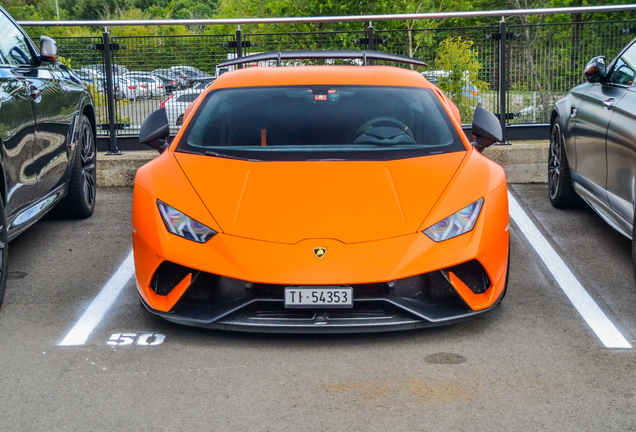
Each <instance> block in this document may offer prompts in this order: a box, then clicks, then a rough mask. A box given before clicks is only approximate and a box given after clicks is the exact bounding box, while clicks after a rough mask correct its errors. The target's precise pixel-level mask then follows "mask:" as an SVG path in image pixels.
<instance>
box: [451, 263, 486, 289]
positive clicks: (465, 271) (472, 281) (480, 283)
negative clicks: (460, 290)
mask: <svg viewBox="0 0 636 432" xmlns="http://www.w3.org/2000/svg"><path fill="white" fill-rule="evenodd" d="M444 270H445V271H449V272H453V273H454V274H455V276H457V277H458V278H459V279H461V281H462V282H464V284H466V286H467V287H468V288H470V290H471V291H472V292H474V293H475V294H483V293H485V292H486V290H487V289H488V288H490V278H489V277H488V273H486V270H485V269H484V267H483V266H482V265H481V263H480V262H479V261H477V260H471V261H467V262H465V263H462V264H458V265H456V266H453V267H448V268H446V269H444Z"/></svg>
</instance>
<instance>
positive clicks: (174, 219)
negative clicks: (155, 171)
mask: <svg viewBox="0 0 636 432" xmlns="http://www.w3.org/2000/svg"><path fill="white" fill-rule="evenodd" d="M157 207H159V213H161V218H162V219H163V223H164V224H165V225H166V229H167V230H168V231H169V232H171V233H172V234H174V235H178V236H179V237H183V238H185V239H188V240H192V241H195V242H198V243H205V242H206V241H208V240H210V239H211V238H212V237H214V236H215V235H216V231H214V230H213V229H210V228H208V227H206V226H205V225H203V224H202V223H200V222H197V221H195V220H194V219H192V218H191V217H189V216H186V215H184V214H183V213H181V212H180V211H179V210H177V209H174V208H172V207H170V206H169V205H168V204H166V203H164V202H161V201H159V200H157Z"/></svg>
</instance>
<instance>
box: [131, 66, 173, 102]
mask: <svg viewBox="0 0 636 432" xmlns="http://www.w3.org/2000/svg"><path fill="white" fill-rule="evenodd" d="M124 78H126V79H130V80H132V81H134V82H136V83H137V86H136V87H137V93H138V97H142V98H153V97H162V96H165V94H166V89H165V87H164V84H163V81H162V80H160V79H159V78H157V77H156V76H154V75H153V74H152V73H150V72H138V71H135V72H130V73H127V74H126V75H124Z"/></svg>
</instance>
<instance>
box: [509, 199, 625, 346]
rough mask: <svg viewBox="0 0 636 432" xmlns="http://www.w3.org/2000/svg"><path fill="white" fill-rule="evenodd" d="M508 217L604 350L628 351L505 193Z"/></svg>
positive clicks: (618, 336)
mask: <svg viewBox="0 0 636 432" xmlns="http://www.w3.org/2000/svg"><path fill="white" fill-rule="evenodd" d="M508 201H509V208H510V216H511V217H512V219H513V220H514V221H515V223H516V224H517V226H518V227H519V229H520V230H521V232H522V233H523V235H525V236H526V238H527V239H528V241H529V242H530V244H531V245H532V247H533V248H534V250H535V251H537V253H538V254H539V256H540V257H541V260H542V261H543V263H544V264H545V265H546V267H548V270H550V273H552V276H554V279H556V281H557V283H558V284H559V286H560V287H561V289H562V290H563V292H564V293H565V295H566V296H567V297H568V299H570V301H571V302H572V304H573V305H574V307H575V308H576V310H577V311H578V312H579V314H581V316H582V317H583V319H584V320H585V322H587V324H588V325H589V326H590V327H591V328H592V330H593V331H594V333H596V335H597V336H598V338H599V339H600V340H601V342H603V344H604V345H605V347H606V348H631V347H632V346H631V345H630V344H629V342H627V340H626V339H625V338H624V337H623V335H622V334H621V333H620V332H619V331H618V329H617V328H616V327H615V326H614V324H612V322H611V321H610V320H609V318H607V316H606V315H605V314H604V313H603V311H602V310H601V308H600V307H599V306H598V305H597V304H596V302H594V300H593V299H592V297H591V296H590V295H589V294H588V293H587V291H585V288H583V285H581V283H580V282H579V281H578V280H577V279H576V277H575V276H574V274H573V273H572V271H570V269H569V268H568V266H567V265H566V264H565V262H563V260H562V259H561V257H560V256H559V254H557V253H556V251H555V250H554V248H553V247H552V246H550V243H548V241H547V240H546V239H545V237H544V236H543V235H542V234H541V233H540V232H539V230H538V229H537V227H536V226H535V225H534V224H533V223H532V221H531V220H530V218H529V217H528V215H527V214H526V213H525V212H524V211H523V209H522V208H521V206H520V205H519V203H518V202H517V200H516V199H515V198H514V197H513V196H512V195H511V194H510V192H508Z"/></svg>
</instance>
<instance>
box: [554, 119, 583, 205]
mask: <svg viewBox="0 0 636 432" xmlns="http://www.w3.org/2000/svg"><path fill="white" fill-rule="evenodd" d="M548 194H549V196H550V202H551V203H552V205H553V206H554V207H556V208H559V209H571V208H575V207H578V206H579V203H580V200H581V199H580V198H579V196H578V195H577V193H576V192H575V191H574V187H573V186H572V177H571V176H570V166H569V164H568V159H567V155H566V154H565V146H564V142H563V130H562V125H561V119H560V118H559V117H557V118H556V119H555V120H554V124H553V125H552V131H551V132H550V155H549V159H548Z"/></svg>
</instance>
